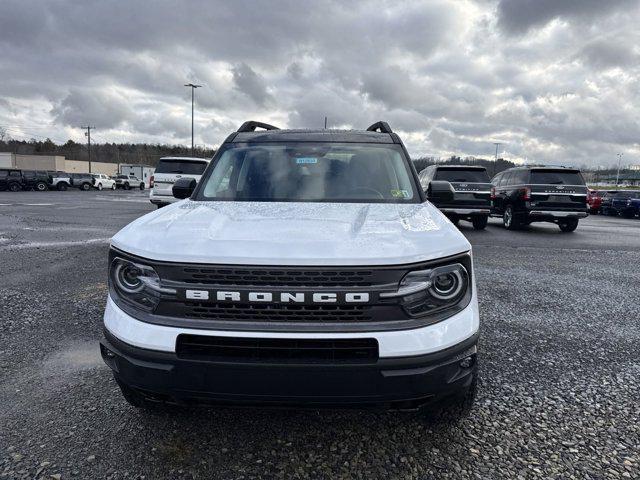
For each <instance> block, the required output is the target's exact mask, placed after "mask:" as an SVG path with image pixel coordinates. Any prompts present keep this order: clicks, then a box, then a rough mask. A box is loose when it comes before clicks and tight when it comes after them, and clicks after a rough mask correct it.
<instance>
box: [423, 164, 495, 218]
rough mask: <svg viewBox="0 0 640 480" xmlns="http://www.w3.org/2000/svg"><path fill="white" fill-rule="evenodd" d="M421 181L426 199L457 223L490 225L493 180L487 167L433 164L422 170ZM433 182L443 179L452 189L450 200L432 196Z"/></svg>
mask: <svg viewBox="0 0 640 480" xmlns="http://www.w3.org/2000/svg"><path fill="white" fill-rule="evenodd" d="M419 177H420V184H421V185H422V189H423V190H424V191H425V192H426V194H427V198H428V199H429V200H430V201H431V203H433V204H434V205H435V206H436V207H438V208H439V209H440V211H441V212H442V213H444V214H445V215H446V216H447V217H448V218H449V220H451V221H452V222H453V223H454V224H457V223H458V220H466V221H468V222H471V223H472V224H473V228H475V229H476V230H482V229H484V228H485V227H486V226H487V220H488V219H489V213H491V180H490V179H489V175H488V174H487V169H486V168H484V167H476V166H470V165H430V166H429V167H427V168H425V169H424V170H422V172H420V175H419ZM433 182H444V183H446V184H448V185H449V188H451V190H452V191H453V199H452V200H451V201H446V202H442V201H439V200H437V199H434V198H431V185H432V183H433Z"/></svg>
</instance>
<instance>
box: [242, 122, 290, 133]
mask: <svg viewBox="0 0 640 480" xmlns="http://www.w3.org/2000/svg"><path fill="white" fill-rule="evenodd" d="M256 128H264V129H265V130H280V129H279V128H278V127H274V126H273V125H269V124H268V123H262V122H256V121H254V120H249V121H248V122H244V123H243V124H242V125H240V128H239V129H238V132H255V131H256Z"/></svg>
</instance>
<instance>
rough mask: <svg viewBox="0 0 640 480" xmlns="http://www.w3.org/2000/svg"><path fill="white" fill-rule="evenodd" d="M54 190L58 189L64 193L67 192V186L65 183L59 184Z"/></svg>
mask: <svg viewBox="0 0 640 480" xmlns="http://www.w3.org/2000/svg"><path fill="white" fill-rule="evenodd" d="M56 188H57V189H58V191H60V192H64V191H66V190H67V188H68V186H67V184H66V183H65V182H60V183H59V184H58V186H57V187H56Z"/></svg>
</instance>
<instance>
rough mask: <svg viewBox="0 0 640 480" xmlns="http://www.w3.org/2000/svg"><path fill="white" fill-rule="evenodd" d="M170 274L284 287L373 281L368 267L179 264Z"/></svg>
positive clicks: (197, 280) (204, 280) (186, 279)
mask: <svg viewBox="0 0 640 480" xmlns="http://www.w3.org/2000/svg"><path fill="white" fill-rule="evenodd" d="M173 273H174V274H177V276H178V278H175V277H172V280H177V281H181V282H185V283H204V284H215V285H235V286H277V285H286V286H288V287H336V286H361V287H367V286H370V285H372V282H373V281H375V279H374V274H373V272H372V271H371V270H364V269H345V270H342V269H341V270H325V269H314V268H309V269H299V268H296V269H291V268H272V267H267V268H255V267H254V268H251V267H248V268H243V267H233V268H202V267H183V268H181V269H179V270H178V269H176V270H175V271H174V272H173Z"/></svg>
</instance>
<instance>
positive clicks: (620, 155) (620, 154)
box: [616, 153, 623, 187]
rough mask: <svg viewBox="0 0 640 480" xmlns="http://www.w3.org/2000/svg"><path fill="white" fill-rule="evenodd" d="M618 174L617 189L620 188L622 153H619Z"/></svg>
mask: <svg viewBox="0 0 640 480" xmlns="http://www.w3.org/2000/svg"><path fill="white" fill-rule="evenodd" d="M617 155H618V173H617V174H616V187H617V186H618V182H619V180H620V162H621V161H622V155H623V154H622V153H618V154H617Z"/></svg>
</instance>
